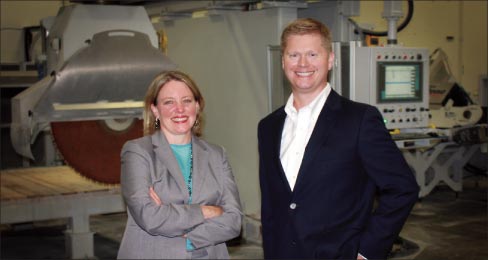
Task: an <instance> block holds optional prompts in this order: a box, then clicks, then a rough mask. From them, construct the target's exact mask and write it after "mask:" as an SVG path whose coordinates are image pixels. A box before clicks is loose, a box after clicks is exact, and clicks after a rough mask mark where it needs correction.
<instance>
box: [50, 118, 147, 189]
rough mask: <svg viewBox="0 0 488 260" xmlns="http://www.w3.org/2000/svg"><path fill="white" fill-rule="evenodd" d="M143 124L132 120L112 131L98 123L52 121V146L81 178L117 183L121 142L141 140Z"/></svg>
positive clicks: (99, 121)
mask: <svg viewBox="0 0 488 260" xmlns="http://www.w3.org/2000/svg"><path fill="white" fill-rule="evenodd" d="M142 128H143V123H142V120H140V119H134V120H133V121H132V123H131V124H130V125H129V126H127V127H126V128H125V129H123V130H122V131H114V130H112V129H110V128H108V127H107V126H106V124H105V123H104V122H103V121H101V120H91V121H69V122H51V130H52V136H53V139H54V142H55V146H56V147H57V148H58V151H59V153H60V154H61V156H62V157H63V158H64V161H65V162H66V164H67V165H69V166H71V167H72V168H73V169H75V170H76V172H78V173H79V174H80V175H82V176H84V177H86V178H88V179H91V180H93V181H96V182H100V183H104V184H113V185H117V184H119V183H120V151H121V149H122V146H123V145H124V143H125V142H126V141H128V140H131V139H136V138H139V137H142V135H143V130H142Z"/></svg>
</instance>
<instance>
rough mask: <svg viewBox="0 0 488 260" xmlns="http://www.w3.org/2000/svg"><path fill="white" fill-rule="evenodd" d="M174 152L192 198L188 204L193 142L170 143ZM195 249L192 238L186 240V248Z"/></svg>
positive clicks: (190, 187)
mask: <svg viewBox="0 0 488 260" xmlns="http://www.w3.org/2000/svg"><path fill="white" fill-rule="evenodd" d="M170 146H171V149H172V150H173V154H174V155H175V157H176V160H177V161H178V165H179V166H180V170H181V173H183V178H184V179H185V183H186V187H187V189H188V193H189V194H190V199H188V204H191V197H192V196H191V195H192V188H193V187H192V171H193V156H192V147H191V143H189V144H170ZM193 249H195V247H194V246H193V244H192V243H191V241H190V239H187V240H186V250H188V251H191V250H193Z"/></svg>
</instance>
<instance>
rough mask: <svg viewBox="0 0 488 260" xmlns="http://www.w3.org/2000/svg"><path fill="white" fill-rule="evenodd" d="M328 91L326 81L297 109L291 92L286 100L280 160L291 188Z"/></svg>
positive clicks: (329, 88) (329, 89)
mask: <svg viewBox="0 0 488 260" xmlns="http://www.w3.org/2000/svg"><path fill="white" fill-rule="evenodd" d="M330 91H331V87H330V84H329V83H327V86H325V88H324V89H323V90H322V92H320V94H319V95H318V96H317V97H315V99H314V100H313V101H312V102H310V104H308V105H307V106H304V107H302V108H301V109H300V110H298V111H297V110H296V108H295V107H294V106H293V93H292V94H291V95H290V97H289V98H288V101H287V102H286V105H285V112H286V115H287V116H286V119H285V125H284V127H283V133H282V135H281V149H280V160H281V165H282V166H283V170H284V171H285V175H286V179H287V180H288V183H289V184H290V188H291V190H293V188H294V187H295V182H296V180H297V177H298V171H299V169H300V165H301V164H302V159H303V154H304V152H305V147H306V146H307V144H308V140H309V139H310V136H311V135H312V132H313V129H314V127H315V123H316V122H317V118H318V117H319V114H320V111H322V108H323V106H324V104H325V101H326V100H327V97H328V96H329V93H330Z"/></svg>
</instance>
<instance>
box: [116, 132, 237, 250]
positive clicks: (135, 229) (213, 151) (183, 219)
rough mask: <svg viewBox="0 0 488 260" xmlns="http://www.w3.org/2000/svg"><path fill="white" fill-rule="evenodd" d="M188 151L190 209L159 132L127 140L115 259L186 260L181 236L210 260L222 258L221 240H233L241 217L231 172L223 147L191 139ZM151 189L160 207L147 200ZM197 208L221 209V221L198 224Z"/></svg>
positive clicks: (172, 161) (184, 191) (183, 183)
mask: <svg viewBox="0 0 488 260" xmlns="http://www.w3.org/2000/svg"><path fill="white" fill-rule="evenodd" d="M192 147H193V189H192V204H191V205H188V204H187V203H188V199H189V195H188V189H187V187H186V183H185V181H184V178H183V175H182V173H181V171H180V168H179V166H178V163H177V161H176V158H175V157H174V155H173V152H172V150H171V147H170V146H169V144H168V141H167V140H166V138H165V137H164V134H162V132H161V131H157V132H156V133H155V134H153V135H152V136H145V137H142V138H139V139H135V140H131V141H128V142H127V143H126V144H125V145H124V147H123V148H122V153H121V162H122V166H121V171H122V173H121V185H122V195H123V197H124V200H125V202H126V204H127V215H128V219H127V226H126V229H125V232H124V236H123V238H122V242H121V245H120V248H119V252H118V255H117V258H119V259H150V258H157V259H168V258H177V259H185V258H191V257H192V253H191V252H187V251H186V242H185V238H183V237H182V235H183V234H187V237H188V238H189V239H190V240H191V241H192V243H193V245H194V246H195V248H196V250H199V252H201V251H202V250H205V251H206V253H207V254H208V258H210V259H219V258H220V259H221V258H224V259H228V258H229V253H228V251H227V247H226V245H225V241H227V240H230V239H232V238H234V237H237V236H238V235H239V233H240V229H241V221H242V212H241V206H240V200H239V194H238V191H237V186H236V184H235V181H234V176H233V174H232V169H231V167H230V165H229V163H228V162H227V156H226V155H225V152H224V150H223V148H221V147H219V146H215V145H211V144H209V143H207V142H205V141H204V140H202V139H199V138H197V137H196V136H193V137H192ZM151 186H153V187H154V190H155V192H156V193H157V194H158V196H159V197H160V198H161V201H162V203H163V204H161V205H160V206H158V205H157V204H156V203H155V202H154V201H153V200H152V199H151V197H150V196H149V187H151ZM200 205H216V206H221V207H222V208H223V211H224V213H223V214H222V216H219V217H216V218H211V219H206V220H205V219H204V218H203V214H202V212H201V210H200Z"/></svg>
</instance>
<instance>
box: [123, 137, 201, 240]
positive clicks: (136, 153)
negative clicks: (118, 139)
mask: <svg viewBox="0 0 488 260" xmlns="http://www.w3.org/2000/svg"><path fill="white" fill-rule="evenodd" d="M152 160H153V157H152V156H151V155H150V153H149V152H148V151H147V149H144V148H143V146H141V145H140V144H138V143H137V142H128V143H127V144H125V145H124V147H123V149H122V155H121V162H122V165H121V185H122V195H123V197H124V200H125V202H126V204H127V209H128V211H129V213H130V214H131V216H132V217H133V218H134V221H135V222H136V223H137V224H138V225H139V226H140V227H141V228H142V229H143V230H145V231H146V232H148V233H149V234H151V235H161V236H166V237H176V236H182V235H183V234H185V233H186V232H187V231H188V230H189V229H191V228H193V227H195V226H197V225H199V224H201V223H203V221H204V218H203V214H202V211H201V209H200V206H199V205H177V204H173V203H168V204H164V203H163V204H162V205H161V206H158V205H157V204H156V203H154V201H153V200H152V199H151V197H150V196H149V187H151V186H152V181H151V176H152V175H153V173H152V171H153V168H154V167H153V165H154V162H153V161H152Z"/></svg>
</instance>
